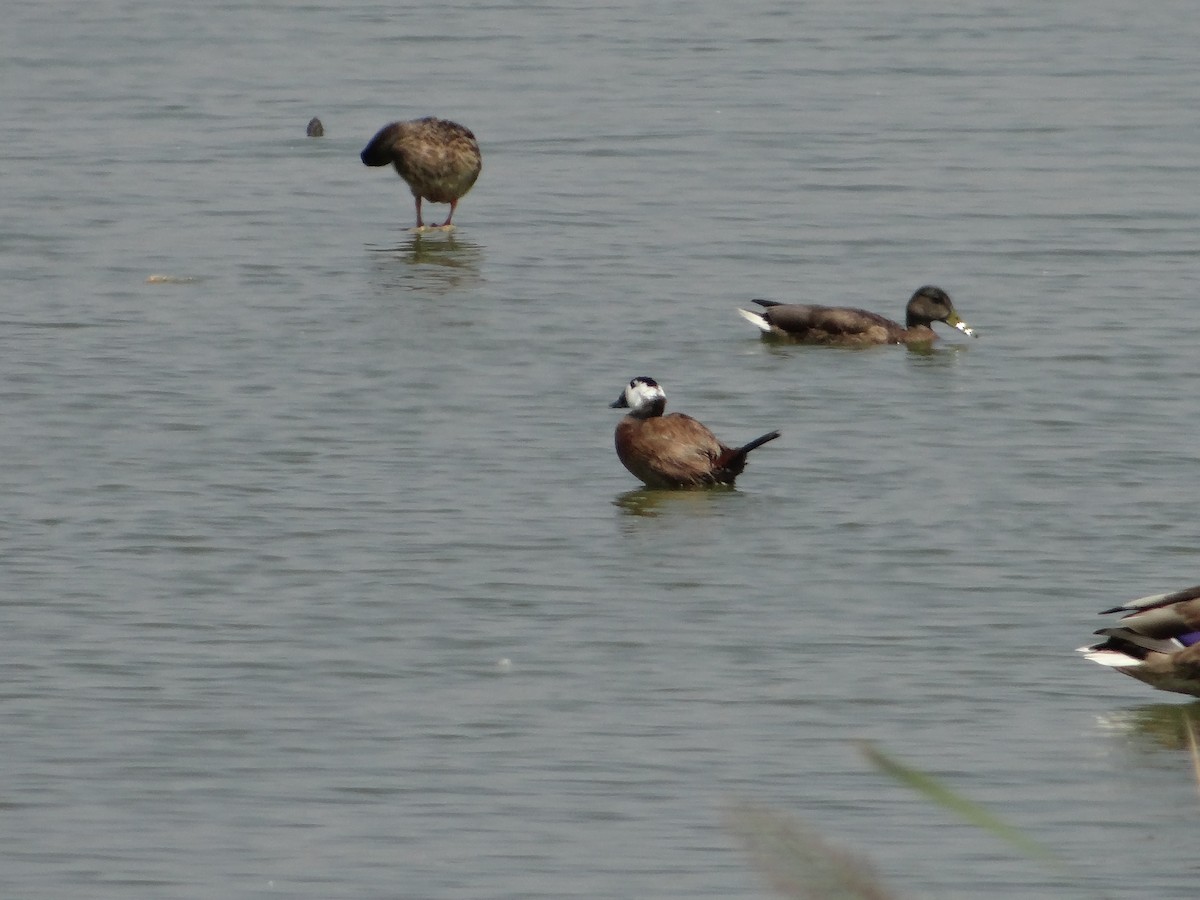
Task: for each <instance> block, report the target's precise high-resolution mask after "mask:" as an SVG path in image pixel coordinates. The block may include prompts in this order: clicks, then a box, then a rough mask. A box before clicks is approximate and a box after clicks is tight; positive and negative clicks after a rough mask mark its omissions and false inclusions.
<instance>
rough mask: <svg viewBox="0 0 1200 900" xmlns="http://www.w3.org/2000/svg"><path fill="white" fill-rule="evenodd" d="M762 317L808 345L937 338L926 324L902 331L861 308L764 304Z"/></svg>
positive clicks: (913, 341) (901, 328)
mask: <svg viewBox="0 0 1200 900" xmlns="http://www.w3.org/2000/svg"><path fill="white" fill-rule="evenodd" d="M754 302H755V303H759V304H761V305H764V306H766V310H765V311H764V312H763V313H762V317H763V318H764V319H765V320H766V321H767V324H769V325H770V326H771V327H772V328H773V329H775V330H776V331H777V332H778V333H779V334H780V336H782V337H788V338H791V339H792V340H795V341H802V342H804V343H809V344H851V345H852V344H863V345H868V344H917V343H929V342H931V341H934V340H936V339H937V335H936V334H934V332H933V329H932V328H930V327H929V326H928V325H915V326H913V327H912V328H905V327H904V326H903V325H901V324H900V323H899V322H893V321H892V320H891V319H889V318H886V317H885V316H881V315H879V314H878V313H873V312H869V311H868V310H865V309H853V308H851V307H844V306H815V305H808V304H800V303H787V304H784V303H780V304H778V305H768V301H760V300H756V301H754Z"/></svg>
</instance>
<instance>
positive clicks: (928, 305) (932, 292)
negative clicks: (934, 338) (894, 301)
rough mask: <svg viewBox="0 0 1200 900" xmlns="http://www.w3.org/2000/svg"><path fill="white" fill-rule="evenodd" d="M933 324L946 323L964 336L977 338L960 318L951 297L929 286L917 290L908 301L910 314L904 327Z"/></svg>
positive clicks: (908, 313)
mask: <svg viewBox="0 0 1200 900" xmlns="http://www.w3.org/2000/svg"><path fill="white" fill-rule="evenodd" d="M933 322H945V323H946V324H947V325H951V326H953V327H954V328H957V329H958V330H959V331H961V332H962V333H963V334H967V335H970V336H971V337H976V336H977V335H976V334H975V330H974V329H973V328H971V326H970V325H968V324H967V323H966V322H964V321H963V320H962V317H961V316H959V314H958V310H956V309H955V308H954V301H953V300H951V299H950V295H949V294H947V293H946V292H945V291H943V290H942V289H941V288H940V287H934V286H933V285H932V284H927V285H925V286H924V287H921V288H917V292H916V293H915V294H913V295H912V298H911V299H910V300H909V301H908V312H907V316H906V321H905V323H904V325H905V327H906V328H912V327H913V326H914V325H929V324H931V323H933Z"/></svg>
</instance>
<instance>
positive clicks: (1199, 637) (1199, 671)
mask: <svg viewBox="0 0 1200 900" xmlns="http://www.w3.org/2000/svg"><path fill="white" fill-rule="evenodd" d="M1117 612H1123V613H1125V615H1124V616H1122V617H1121V619H1120V620H1119V622H1118V624H1117V625H1115V626H1113V627H1111V628H1101V629H1100V630H1099V631H1097V632H1096V634H1099V635H1103V636H1104V638H1105V639H1104V640H1103V641H1101V642H1100V643H1098V644H1094V645H1092V646H1090V647H1081V648H1080V650H1082V651H1083V653H1084V654H1085V656H1086V658H1088V659H1090V660H1092V661H1093V662H1098V663H1100V664H1101V665H1106V666H1110V667H1112V668H1114V669H1116V670H1117V671H1118V672H1120V673H1122V674H1124V675H1128V676H1130V677H1131V678H1136V679H1137V680H1138V681H1143V682H1145V683H1146V684H1148V685H1150V686H1151V687H1156V688H1158V689H1159V690H1161V691H1172V692H1174V693H1178V694H1190V695H1191V696H1193V697H1200V585H1197V586H1196V587H1190V588H1185V589H1184V590H1182V591H1175V592H1174V593H1171V594H1155V595H1153V596H1150V597H1143V598H1142V599H1140V600H1134V601H1132V602H1130V603H1127V604H1125V605H1124V606H1118V607H1115V608H1114V609H1107V610H1105V611H1104V613H1103V614H1112V613H1117Z"/></svg>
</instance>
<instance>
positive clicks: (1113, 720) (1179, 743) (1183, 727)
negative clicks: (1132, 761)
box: [1098, 700, 1200, 750]
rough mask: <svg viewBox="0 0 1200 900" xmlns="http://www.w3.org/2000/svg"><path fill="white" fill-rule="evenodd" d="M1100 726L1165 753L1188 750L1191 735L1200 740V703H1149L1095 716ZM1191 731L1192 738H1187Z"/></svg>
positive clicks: (1199, 701)
mask: <svg viewBox="0 0 1200 900" xmlns="http://www.w3.org/2000/svg"><path fill="white" fill-rule="evenodd" d="M1098 719H1099V723H1100V725H1101V726H1103V727H1105V728H1108V729H1110V730H1112V731H1115V732H1119V733H1122V734H1124V735H1126V736H1128V737H1130V738H1135V739H1137V740H1138V741H1139V743H1144V744H1147V745H1153V746H1156V747H1161V748H1164V749H1167V750H1187V749H1188V748H1189V747H1190V746H1191V743H1192V740H1193V738H1192V737H1191V735H1194V736H1195V738H1196V739H1197V740H1200V700H1198V701H1196V702H1194V703H1184V704H1179V703H1152V704H1148V705H1146V706H1138V707H1134V708H1133V709H1123V710H1118V711H1116V712H1111V713H1108V714H1106V715H1103V716H1100V717H1098ZM1189 732H1191V735H1189Z"/></svg>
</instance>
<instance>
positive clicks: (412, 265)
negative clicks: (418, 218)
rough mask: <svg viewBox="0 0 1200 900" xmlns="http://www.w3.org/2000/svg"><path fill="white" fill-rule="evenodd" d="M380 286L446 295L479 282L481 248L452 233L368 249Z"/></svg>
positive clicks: (416, 236) (413, 236)
mask: <svg viewBox="0 0 1200 900" xmlns="http://www.w3.org/2000/svg"><path fill="white" fill-rule="evenodd" d="M368 249H369V250H370V251H371V253H372V254H374V255H373V257H372V259H373V261H374V264H375V271H376V273H377V276H378V277H377V279H376V280H377V281H378V282H379V284H380V286H382V287H387V288H392V289H395V288H399V289H401V290H407V291H432V292H434V293H445V292H448V291H451V290H459V289H462V288H467V287H474V286H475V285H477V284H479V283H481V282H482V276H481V275H480V274H479V273H480V266H481V265H482V263H483V247H482V246H481V245H480V244H477V243H475V242H474V241H468V240H463V239H462V238H460V237H457V236H456V235H455V233H454V232H453V231H449V232H433V233H432V234H429V233H413V232H410V233H408V234H407V235H406V236H405V238H404V240H402V241H401V242H400V243H399V244H398V245H396V246H394V247H370V248H368Z"/></svg>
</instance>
